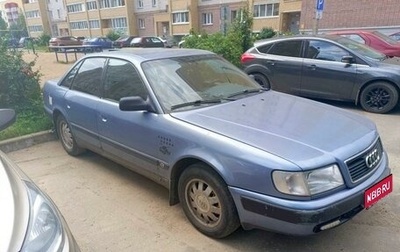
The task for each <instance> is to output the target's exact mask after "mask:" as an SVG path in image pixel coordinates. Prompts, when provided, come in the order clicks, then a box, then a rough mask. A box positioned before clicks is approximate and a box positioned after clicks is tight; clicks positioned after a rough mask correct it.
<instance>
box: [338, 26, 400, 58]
mask: <svg viewBox="0 0 400 252" xmlns="http://www.w3.org/2000/svg"><path fill="white" fill-rule="evenodd" d="M331 34H338V35H340V36H343V37H347V38H349V39H352V40H355V41H357V42H359V43H362V44H366V45H368V46H370V47H372V48H374V49H375V50H377V51H379V52H381V53H384V54H386V55H387V56H389V57H400V42H397V41H395V40H394V39H392V38H390V37H388V36H386V35H384V34H382V33H380V32H378V31H337V32H332V33H331Z"/></svg>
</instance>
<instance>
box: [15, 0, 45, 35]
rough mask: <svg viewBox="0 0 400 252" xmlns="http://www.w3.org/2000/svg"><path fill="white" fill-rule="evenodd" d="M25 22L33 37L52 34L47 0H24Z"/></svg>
mask: <svg viewBox="0 0 400 252" xmlns="http://www.w3.org/2000/svg"><path fill="white" fill-rule="evenodd" d="M22 4H23V9H24V15H25V22H26V26H27V29H28V32H29V35H30V36H31V37H39V36H40V35H42V34H43V33H47V34H50V33H51V29H50V22H49V16H48V9H47V0H46V1H44V0H22Z"/></svg>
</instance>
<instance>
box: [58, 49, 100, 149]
mask: <svg viewBox="0 0 400 252" xmlns="http://www.w3.org/2000/svg"><path fill="white" fill-rule="evenodd" d="M105 62H106V59H105V58H103V57H96V58H88V59H86V60H85V61H84V62H83V63H82V65H81V67H80V68H79V70H78V72H77V73H76V76H75V78H74V79H73V82H72V85H71V89H70V90H69V91H68V92H67V93H66V94H65V101H66V104H65V106H66V108H65V111H66V115H65V116H66V117H67V118H66V119H67V120H68V122H69V123H70V125H71V128H72V132H73V134H74V136H75V138H76V140H77V141H78V144H80V145H81V146H83V147H84V146H88V145H90V146H93V147H95V148H99V147H100V142H99V139H98V129H97V120H96V118H97V115H96V113H97V112H96V110H97V105H98V103H99V101H100V91H101V85H102V83H101V78H102V74H103V69H104V64H105ZM68 78H69V76H68V75H67V76H66V78H65V81H67V80H68Z"/></svg>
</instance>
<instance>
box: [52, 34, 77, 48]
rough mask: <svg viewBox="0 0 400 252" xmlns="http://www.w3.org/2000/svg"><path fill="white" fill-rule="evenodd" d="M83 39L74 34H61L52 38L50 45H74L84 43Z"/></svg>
mask: <svg viewBox="0 0 400 252" xmlns="http://www.w3.org/2000/svg"><path fill="white" fill-rule="evenodd" d="M82 44H83V40H82V39H77V38H76V37H73V36H61V37H54V38H51V39H50V41H49V45H50V46H71V45H72V46H73V45H82Z"/></svg>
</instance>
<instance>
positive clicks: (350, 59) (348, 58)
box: [342, 55, 354, 64]
mask: <svg viewBox="0 0 400 252" xmlns="http://www.w3.org/2000/svg"><path fill="white" fill-rule="evenodd" d="M342 62H343V63H346V64H352V63H354V57H353V56H350V55H347V56H343V57H342Z"/></svg>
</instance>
